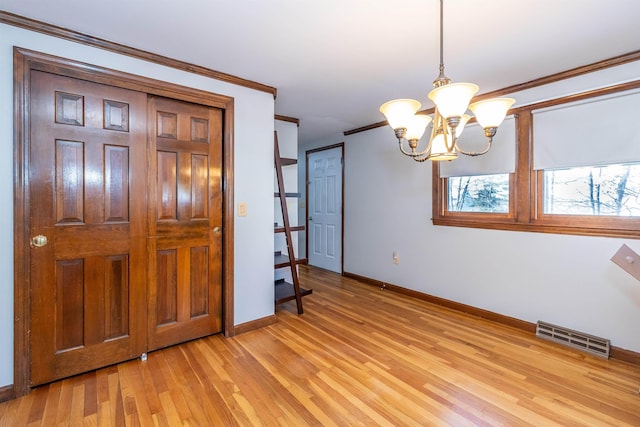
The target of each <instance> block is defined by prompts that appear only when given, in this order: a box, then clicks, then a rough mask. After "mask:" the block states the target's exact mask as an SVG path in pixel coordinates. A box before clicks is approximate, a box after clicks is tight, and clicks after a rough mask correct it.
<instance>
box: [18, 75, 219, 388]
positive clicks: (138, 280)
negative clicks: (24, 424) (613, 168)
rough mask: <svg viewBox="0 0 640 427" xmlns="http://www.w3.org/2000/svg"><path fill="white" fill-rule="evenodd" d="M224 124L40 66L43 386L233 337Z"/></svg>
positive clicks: (32, 103)
mask: <svg viewBox="0 0 640 427" xmlns="http://www.w3.org/2000/svg"><path fill="white" fill-rule="evenodd" d="M159 105H162V109H161V110H162V111H158V110H157V109H156V107H157V106H159ZM173 118H177V120H173ZM221 118H222V114H221V111H220V110H218V109H215V108H209V107H204V106H196V105H192V104H187V103H183V102H179V101H174V100H163V99H159V98H153V97H148V96H147V94H145V93H142V92H137V91H132V90H127V89H122V88H117V87H114V86H109V85H104V84H99V83H93V82H89V81H86V80H80V79H74V78H71V77H66V76H61V75H55V74H50V73H46V72H40V71H32V73H31V81H30V98H29V139H30V145H29V147H30V149H29V154H28V156H29V159H28V160H29V186H30V188H29V195H30V199H29V203H30V208H29V211H30V213H31V215H30V218H29V228H30V233H31V248H30V252H31V255H30V259H31V265H30V267H29V269H30V273H29V274H30V282H29V286H30V295H31V297H30V304H31V305H30V318H31V332H30V357H31V379H30V383H31V385H38V384H43V383H46V382H50V381H53V380H56V379H59V378H64V377H67V376H71V375H74V374H77V373H81V372H86V371H89V370H93V369H96V368H99V367H102V366H107V365H110V364H113V363H117V362H120V361H123V360H127V359H132V358H135V357H137V356H139V355H140V354H142V353H144V352H146V351H148V350H152V349H155V348H159V347H163V346H167V345H171V344H176V343H178V342H182V341H186V340H190V339H193V338H197V337H200V336H204V335H209V334H212V333H217V332H220V331H221V328H222V320H221V315H222V308H221V307H222V305H221V295H222V291H221V289H222V283H221V277H222V273H221V258H222V250H221V242H222V235H221V233H217V232H216V231H217V230H218V229H217V228H216V227H221V225H222V207H221V205H222V202H221V200H222V199H221V194H220V193H221V187H220V184H221V177H220V174H221V170H222V166H221V153H222V143H221V134H222V132H221V129H222V126H221ZM184 127H187V128H188V129H187V130H186V131H184V130H183V128H184ZM158 132H160V133H158ZM185 132H186V133H185ZM152 136H153V137H152Z"/></svg>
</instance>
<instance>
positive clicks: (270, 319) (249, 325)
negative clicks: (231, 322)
mask: <svg viewBox="0 0 640 427" xmlns="http://www.w3.org/2000/svg"><path fill="white" fill-rule="evenodd" d="M277 321H278V318H277V317H276V315H275V314H272V315H271V316H267V317H262V318H260V319H256V320H251V321H249V322H246V323H241V324H239V325H236V326H235V327H234V328H233V335H240V334H244V333H245V332H249V331H253V330H255V329H260V328H264V327H265V326H269V325H273V324H274V323H276V322H277Z"/></svg>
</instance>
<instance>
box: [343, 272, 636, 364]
mask: <svg viewBox="0 0 640 427" xmlns="http://www.w3.org/2000/svg"><path fill="white" fill-rule="evenodd" d="M342 275H343V276H344V277H348V278H350V279H354V280H357V281H359V282H362V283H365V284H367V285H371V286H375V287H378V288H384V289H387V290H390V291H392V292H397V293H399V294H403V295H407V296H410V297H413V298H416V299H419V300H422V301H427V302H430V303H433V304H436V305H439V306H442V307H447V308H450V309H452V310H456V311H459V312H462V313H466V314H470V315H472V316H477V317H480V318H482V319H487V320H490V321H492V322H496V323H499V324H502V325H506V326H511V327H512V328H516V329H520V330H523V331H526V332H530V333H532V334H535V333H536V324H535V323H531V322H527V321H525V320H520V319H516V318H514V317H509V316H505V315H503V314H498V313H495V312H493V311H489V310H484V309H482V308H477V307H473V306H470V305H466V304H462V303H459V302H455V301H451V300H448V299H445V298H440V297H436V296H433V295H429V294H425V293H422V292H419V291H414V290H413V289H407V288H403V287H402V286H398V285H394V284H392V283H386V282H382V281H380V280H376V279H371V278H369V277H365V276H360V275H358V274H354V273H349V272H346V271H345V272H344V273H342ZM609 357H610V358H611V359H616V360H620V361H622V362H627V363H632V364H634V365H640V353H636V352H634V351H631V350H625V349H622V348H618V347H614V346H612V347H611V352H610V355H609Z"/></svg>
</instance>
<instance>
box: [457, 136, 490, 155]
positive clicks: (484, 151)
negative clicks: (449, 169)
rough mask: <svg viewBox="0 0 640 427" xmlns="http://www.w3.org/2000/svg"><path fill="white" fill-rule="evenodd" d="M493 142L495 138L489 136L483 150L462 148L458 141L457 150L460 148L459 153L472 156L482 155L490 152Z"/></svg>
mask: <svg viewBox="0 0 640 427" xmlns="http://www.w3.org/2000/svg"><path fill="white" fill-rule="evenodd" d="M492 142H493V138H487V146H486V147H485V149H484V150H482V151H464V150H463V149H462V148H460V145H459V144H458V142H457V141H456V150H458V153H460V154H464V155H465V156H470V157H477V156H482V155H483V154H487V153H488V152H489V149H490V148H491V143H492Z"/></svg>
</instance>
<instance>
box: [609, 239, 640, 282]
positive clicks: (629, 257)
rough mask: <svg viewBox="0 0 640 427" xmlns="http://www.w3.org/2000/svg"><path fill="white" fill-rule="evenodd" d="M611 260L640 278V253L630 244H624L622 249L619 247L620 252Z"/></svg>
mask: <svg viewBox="0 0 640 427" xmlns="http://www.w3.org/2000/svg"><path fill="white" fill-rule="evenodd" d="M611 261H613V262H614V263H616V264H617V265H618V266H619V267H620V268H621V269H623V270H624V271H626V272H627V273H629V274H630V275H632V276H633V277H634V278H635V279H636V280H640V255H638V254H637V253H635V252H634V251H633V250H632V249H631V248H630V247H629V246H627V245H622V246H621V247H620V249H618V252H616V253H615V255H614V256H613V257H611Z"/></svg>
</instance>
